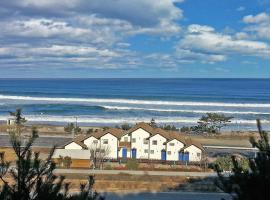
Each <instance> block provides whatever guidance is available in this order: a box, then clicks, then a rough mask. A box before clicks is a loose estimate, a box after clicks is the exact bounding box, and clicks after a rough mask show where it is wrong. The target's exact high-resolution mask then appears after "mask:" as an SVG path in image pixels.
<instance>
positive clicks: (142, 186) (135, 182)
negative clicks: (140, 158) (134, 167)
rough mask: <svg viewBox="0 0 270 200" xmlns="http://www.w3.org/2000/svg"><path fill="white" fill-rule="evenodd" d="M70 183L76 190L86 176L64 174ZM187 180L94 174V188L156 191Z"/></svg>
mask: <svg viewBox="0 0 270 200" xmlns="http://www.w3.org/2000/svg"><path fill="white" fill-rule="evenodd" d="M66 178H67V179H66V181H67V182H70V183H71V190H72V191H76V190H77V189H78V188H79V185H80V183H86V181H87V176H83V175H72V174H67V175H66ZM187 182H188V179H187V178H185V177H173V176H168V177H164V176H149V175H129V174H119V175H95V185H94V189H95V190H97V191H99V192H121V193H122V192H148V191H151V192H154V191H155V192H157V191H166V190H168V189H169V188H176V187H178V186H179V185H184V184H186V183H187Z"/></svg>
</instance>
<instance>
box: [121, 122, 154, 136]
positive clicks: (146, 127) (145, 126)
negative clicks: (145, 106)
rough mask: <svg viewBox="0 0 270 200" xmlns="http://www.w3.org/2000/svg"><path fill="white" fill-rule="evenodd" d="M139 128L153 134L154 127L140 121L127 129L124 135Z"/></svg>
mask: <svg viewBox="0 0 270 200" xmlns="http://www.w3.org/2000/svg"><path fill="white" fill-rule="evenodd" d="M140 128H141V129H143V130H145V131H146V132H148V133H150V134H151V135H153V134H154V129H153V127H152V126H150V125H149V124H147V123H145V122H140V123H137V124H136V125H135V126H134V127H133V128H131V129H129V130H128V131H127V132H126V133H125V134H124V135H126V134H128V133H132V132H134V131H136V130H138V129H140Z"/></svg>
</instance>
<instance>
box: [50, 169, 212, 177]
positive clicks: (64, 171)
mask: <svg viewBox="0 0 270 200" xmlns="http://www.w3.org/2000/svg"><path fill="white" fill-rule="evenodd" d="M54 173H57V174H115V175H117V174H119V173H125V174H131V175H152V176H190V177H216V176H217V174H216V173H211V172H174V171H133V170H92V169H56V170H54Z"/></svg>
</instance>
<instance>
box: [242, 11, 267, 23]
mask: <svg viewBox="0 0 270 200" xmlns="http://www.w3.org/2000/svg"><path fill="white" fill-rule="evenodd" d="M269 20H270V16H269V15H268V14H267V13H264V12H263V13H259V14H257V15H255V16H254V15H247V16H245V17H244V18H243V21H244V22H245V23H261V22H266V21H269Z"/></svg>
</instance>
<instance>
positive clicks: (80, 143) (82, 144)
mask: <svg viewBox="0 0 270 200" xmlns="http://www.w3.org/2000/svg"><path fill="white" fill-rule="evenodd" d="M73 142H74V143H76V144H77V145H79V146H81V147H82V148H83V149H87V146H86V145H85V144H84V143H82V142H81V141H77V140H76V138H75V139H74V140H72V141H69V142H67V143H66V144H64V145H63V147H65V146H67V145H69V144H71V143H73Z"/></svg>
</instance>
